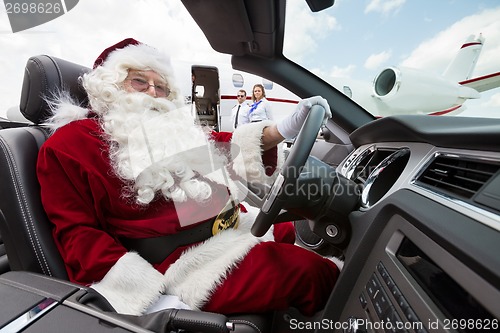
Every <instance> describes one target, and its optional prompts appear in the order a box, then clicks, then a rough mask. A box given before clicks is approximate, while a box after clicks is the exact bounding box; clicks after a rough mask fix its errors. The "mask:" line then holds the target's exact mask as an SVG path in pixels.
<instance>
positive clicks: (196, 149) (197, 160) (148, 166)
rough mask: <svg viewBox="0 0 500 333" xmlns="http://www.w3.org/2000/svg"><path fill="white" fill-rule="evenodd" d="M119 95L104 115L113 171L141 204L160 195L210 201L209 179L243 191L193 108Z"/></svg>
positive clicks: (161, 100) (160, 100) (151, 99)
mask: <svg viewBox="0 0 500 333" xmlns="http://www.w3.org/2000/svg"><path fill="white" fill-rule="evenodd" d="M119 94H120V95H121V96H118V97H117V98H116V99H115V101H116V102H113V103H112V104H111V105H109V106H108V110H107V111H106V112H104V115H103V129H104V131H105V133H106V134H107V135H109V139H110V141H111V142H110V143H111V145H110V146H111V148H110V159H111V165H112V168H113V170H114V171H115V172H116V174H117V175H118V176H119V177H120V178H122V179H124V180H125V181H126V183H127V184H129V188H128V191H129V192H130V191H132V192H133V193H134V195H135V196H136V201H137V202H138V203H140V204H143V205H144V204H149V203H150V202H151V201H152V200H153V199H154V198H155V196H156V195H157V194H161V195H162V196H163V197H165V198H166V199H167V200H173V201H174V202H184V201H186V200H187V199H188V198H190V199H193V200H195V201H197V202H204V201H207V200H208V199H209V198H210V196H211V195H212V188H211V186H210V184H209V183H208V182H207V180H210V181H212V182H215V183H217V184H221V185H225V186H226V187H228V188H229V189H230V191H231V193H233V194H235V193H237V187H236V185H235V184H234V183H233V181H232V180H231V179H230V178H229V175H228V172H227V169H226V165H227V164H228V161H227V158H226V156H225V155H223V154H222V153H221V152H220V150H219V149H217V148H216V147H215V145H214V142H212V141H211V140H209V138H208V135H207V133H206V132H205V131H204V130H203V129H202V128H201V127H200V126H199V125H196V124H195V119H194V118H193V117H192V116H191V113H190V110H189V108H188V107H187V106H184V107H181V108H178V107H177V106H176V105H175V104H174V103H172V102H170V101H168V100H166V99H161V98H152V97H150V96H148V95H146V94H144V93H125V92H120V93H119Z"/></svg>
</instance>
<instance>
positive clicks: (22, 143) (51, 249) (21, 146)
mask: <svg viewBox="0 0 500 333" xmlns="http://www.w3.org/2000/svg"><path fill="white" fill-rule="evenodd" d="M88 70H89V68H86V67H83V66H80V65H77V64H74V63H71V62H68V61H65V60H62V59H58V58H55V57H51V56H47V55H40V56H35V57H32V58H30V59H29V60H28V62H27V64H26V68H25V73H24V81H23V87H22V93H21V102H20V109H21V112H22V114H23V116H24V117H25V118H27V119H28V120H30V121H31V122H32V123H33V124H32V125H27V126H25V127H17V128H8V129H2V130H0V183H1V184H2V185H1V186H0V234H1V235H2V240H3V242H4V245H5V250H6V252H7V256H8V259H9V264H10V269H11V270H15V271H29V272H36V273H41V274H44V275H48V276H51V277H54V278H58V279H63V280H67V279H68V277H67V274H66V271H65V268H64V264H63V261H62V258H61V256H60V254H59V252H58V250H57V249H56V246H55V243H54V241H53V239H52V234H51V224H50V222H49V220H48V218H47V216H46V214H45V211H44V209H43V207H42V204H41V200H40V194H39V193H40V186H39V183H38V180H37V177H36V160H37V156H38V151H39V149H40V147H41V145H42V144H43V143H44V142H45V140H46V139H47V138H48V135H49V134H48V132H47V131H46V130H45V129H44V128H43V127H41V126H39V124H40V123H42V122H43V121H44V120H46V119H47V117H48V116H49V115H50V108H49V106H48V105H47V102H46V101H45V99H44V97H45V96H51V94H52V93H53V92H54V91H57V90H61V89H64V90H66V91H69V93H70V94H71V96H72V97H73V98H75V99H76V100H78V101H80V102H81V103H82V105H85V104H86V103H87V95H86V93H85V91H84V90H83V89H82V88H81V86H80V85H79V83H78V82H79V81H78V77H79V76H81V74H82V73H84V72H86V71H88ZM54 186H57V185H54ZM182 315H183V316H187V317H188V319H189V320H191V319H192V320H197V319H198V318H199V317H198V316H201V317H202V318H204V319H203V320H207V319H206V317H207V316H206V313H203V312H197V311H191V312H189V311H188V312H184V313H183V314H182ZM208 317H210V316H208ZM167 318H168V317H167ZM183 319H185V318H183ZM229 319H230V321H231V322H233V324H234V325H235V332H269V331H271V329H270V326H271V325H272V319H273V318H272V314H265V315H261V314H252V315H246V314H245V315H241V316H234V317H233V316H232V317H230V318H229Z"/></svg>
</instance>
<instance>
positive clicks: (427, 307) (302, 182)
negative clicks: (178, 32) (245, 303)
mask: <svg viewBox="0 0 500 333" xmlns="http://www.w3.org/2000/svg"><path fill="white" fill-rule="evenodd" d="M182 2H183V4H184V6H185V7H186V8H187V10H188V11H189V13H190V14H191V16H192V17H193V19H194V20H195V21H196V23H197V24H198V25H199V27H200V28H201V29H202V31H203V32H204V34H205V36H206V37H207V39H208V41H209V43H210V45H211V46H212V47H213V48H214V49H215V50H216V51H218V52H222V53H227V54H230V55H232V65H233V67H234V68H236V69H239V70H243V71H246V72H250V73H254V74H256V75H260V76H262V77H266V78H268V79H269V80H272V81H274V82H276V83H278V84H280V85H282V86H284V87H286V88H287V89H289V90H290V91H292V92H294V93H295V94H297V95H298V96H300V97H302V98H306V97H309V96H314V95H321V96H323V97H324V98H325V99H327V100H328V102H329V104H330V107H331V110H332V113H333V117H332V119H331V120H329V121H328V122H327V123H326V125H325V126H323V127H322V120H323V114H324V110H323V109H322V108H321V107H314V108H313V110H312V111H311V113H310V115H309V117H308V119H307V120H306V122H305V124H304V125H303V127H302V130H301V132H300V134H299V136H298V137H297V138H296V140H295V142H294V144H293V146H292V148H291V150H290V153H289V154H288V157H287V159H286V162H285V165H284V166H283V168H282V170H281V171H280V175H279V176H278V178H277V180H276V181H275V183H274V184H273V185H272V187H268V188H265V189H264V190H265V195H261V193H262V191H261V190H262V189H259V190H258V191H257V190H256V188H255V187H254V188H252V186H250V187H249V189H250V192H249V193H248V201H249V202H251V203H252V204H254V205H256V206H258V207H259V208H260V213H259V216H258V218H257V220H256V222H255V224H254V226H253V228H252V233H253V234H254V235H256V236H259V235H262V234H264V233H265V232H266V231H267V230H268V229H269V227H270V226H271V225H272V224H273V223H279V222H280V221H289V220H295V222H294V223H295V226H296V236H297V245H298V246H303V247H306V248H308V249H310V250H311V251H316V252H318V253H320V254H321V255H325V256H336V257H338V258H340V259H342V260H343V261H344V265H343V268H342V271H341V274H340V277H339V279H338V281H337V283H336V285H335V287H334V289H333V290H331V293H330V298H329V301H328V303H327V305H326V307H325V309H324V310H323V311H321V312H320V313H318V314H316V315H315V316H314V317H310V318H309V317H307V318H306V317H304V316H301V315H300V314H299V313H298V312H297V311H295V310H294V309H287V310H283V311H277V312H275V313H251V314H241V315H238V316H225V315H223V314H215V313H206V312H199V311H189V310H177V309H170V310H165V311H160V312H158V313H154V314H151V315H146V316H139V317H134V316H123V315H118V314H117V313H115V312H114V311H113V309H112V308H110V307H109V304H108V303H107V302H106V301H105V300H103V299H102V298H100V297H99V295H94V294H92V293H91V292H89V290H88V289H87V288H84V287H82V286H79V285H75V284H72V283H70V282H67V274H66V272H65V269H64V266H63V263H62V259H61V257H60V255H59V253H58V251H57V249H56V248H55V245H54V242H53V240H52V236H51V226H50V223H49V221H48V219H47V217H46V215H45V212H44V210H43V207H42V205H41V202H40V196H39V185H38V181H37V179H36V173H35V164H36V159H37V153H38V149H39V148H40V146H41V145H42V144H43V142H44V141H45V140H46V139H47V137H48V135H49V133H48V132H47V131H46V130H45V129H44V128H43V127H41V126H39V124H40V123H41V122H43V121H44V120H45V119H46V118H47V116H48V114H49V112H50V108H49V106H48V105H47V102H46V101H45V99H44V96H50V94H51V93H52V92H54V91H55V90H57V89H65V90H67V91H69V92H70V93H71V95H72V96H73V97H74V98H76V99H78V100H79V101H80V102H81V103H82V105H85V104H86V103H87V97H86V94H85V92H84V91H83V90H82V88H81V87H80V86H79V83H78V80H77V78H78V77H79V76H80V75H81V74H82V73H84V72H86V71H88V70H89V68H87V67H85V66H81V65H78V64H75V63H73V62H71V59H66V60H63V59H58V58H56V57H53V56H51V55H33V57H31V58H30V59H28V61H27V64H26V68H25V69H24V82H23V86H22V89H21V100H20V109H21V112H22V114H23V115H24V116H25V117H26V118H27V119H28V120H29V121H30V122H31V124H29V125H26V124H25V125H19V124H17V123H13V124H12V125H11V126H9V124H8V123H2V129H0V152H1V153H0V182H1V184H2V185H1V187H0V299H1V302H2V307H1V310H0V333H3V332H21V331H22V332H69V331H71V332H84V331H85V332H108V331H109V332H111V331H112V332H152V331H158V332H232V331H234V332H353V333H354V332H358V333H361V332H408V333H426V332H428V333H431V332H432V333H433V332H478V331H486V332H498V330H499V319H500V256H499V253H500V144H499V143H500V119H485V118H464V117H447V116H440V117H433V116H424V115H422V116H420V115H417V116H411V115H403V116H389V117H383V118H380V119H376V118H375V117H373V116H372V115H370V114H369V113H368V112H367V111H366V110H364V109H363V108H361V107H360V106H359V105H357V104H356V103H354V102H353V101H352V100H351V99H350V98H348V97H347V96H346V95H344V94H343V93H342V92H339V91H338V90H336V89H335V88H333V87H332V86H330V85H329V84H327V83H326V82H324V81H322V80H320V79H318V78H317V77H316V76H314V75H312V74H311V73H310V72H308V71H306V70H305V69H304V68H302V67H300V66H298V65H297V64H295V63H293V62H291V61H289V60H288V59H286V58H285V57H284V56H283V54H282V49H283V33H284V31H283V30H284V24H285V22H284V21H285V19H284V18H285V4H286V1H285V0H273V1H268V0H237V1H223V0H204V1H199V0H183V1H182ZM307 3H308V5H309V8H310V9H311V10H312V11H320V10H322V9H324V8H326V7H330V6H331V5H332V4H333V0H330V1H321V0H307ZM228 18H231V19H228ZM20 88H21V87H20ZM9 127H10V128H9ZM320 129H321V131H322V135H321V137H320V138H318V135H317V134H318V131H319V130H320ZM296 170H301V172H300V173H297V172H295V171H296ZM54 186H57V184H54ZM288 186H292V187H293V188H295V189H303V188H307V189H309V190H310V189H312V188H314V189H319V191H314V193H312V192H311V191H301V190H297V191H292V192H293V194H291V192H290V191H283V190H282V189H283V188H286V187H288ZM257 192H259V194H256V193H257ZM269 264H270V265H272V263H269Z"/></svg>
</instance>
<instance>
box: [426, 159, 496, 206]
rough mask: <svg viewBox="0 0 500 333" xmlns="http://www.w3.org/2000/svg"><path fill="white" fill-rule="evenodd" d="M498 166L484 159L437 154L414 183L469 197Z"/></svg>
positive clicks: (461, 196)
mask: <svg viewBox="0 0 500 333" xmlns="http://www.w3.org/2000/svg"><path fill="white" fill-rule="evenodd" d="M499 168H500V167H499V165H497V164H493V163H488V162H484V161H478V160H473V159H468V158H464V157H458V156H444V155H439V156H437V157H436V158H435V159H434V160H433V161H432V163H431V164H430V165H429V166H428V167H427V168H426V169H425V171H424V172H423V173H422V174H421V175H420V176H419V177H418V178H417V181H416V184H419V185H421V186H424V187H426V188H430V189H434V190H437V191H438V192H444V193H447V194H452V195H454V196H457V197H459V198H465V199H470V198H471V197H472V196H473V195H474V194H476V193H477V192H478V191H479V189H480V188H481V187H482V186H483V185H484V184H485V183H486V182H487V181H488V180H489V179H490V178H491V177H492V176H493V175H494V174H495V173H496V172H497V171H498V169H499Z"/></svg>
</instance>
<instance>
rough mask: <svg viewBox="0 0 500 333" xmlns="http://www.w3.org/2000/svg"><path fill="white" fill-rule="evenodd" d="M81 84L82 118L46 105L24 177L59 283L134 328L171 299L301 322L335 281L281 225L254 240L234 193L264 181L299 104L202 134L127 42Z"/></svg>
mask: <svg viewBox="0 0 500 333" xmlns="http://www.w3.org/2000/svg"><path fill="white" fill-rule="evenodd" d="M82 85H83V87H84V88H85V90H86V91H87V93H88V96H89V102H90V103H89V108H82V107H81V106H79V105H77V104H75V103H74V102H72V101H71V100H70V99H69V98H67V97H64V94H62V95H61V96H60V97H59V98H58V99H57V100H55V101H53V104H52V105H53V108H54V109H53V111H54V112H53V117H52V118H51V119H50V120H49V121H48V123H47V126H50V127H52V129H53V134H52V135H51V137H50V138H49V139H48V140H47V141H46V142H45V144H44V145H43V146H42V148H41V150H40V154H39V159H38V164H37V173H38V177H39V181H40V185H41V194H42V202H43V205H44V208H45V210H46V212H47V215H48V217H49V219H50V221H51V222H52V223H53V225H54V229H53V236H54V239H55V242H56V244H57V247H58V249H59V251H60V253H61V255H62V257H63V260H64V263H65V265H66V270H67V272H68V276H69V278H70V280H71V281H73V282H76V283H79V284H83V285H87V286H91V287H92V288H94V289H95V290H97V291H98V292H99V293H100V294H102V295H103V296H104V297H105V298H106V299H107V300H108V301H109V303H110V304H111V305H112V306H113V307H114V308H115V309H116V311H117V312H119V313H124V314H133V315H140V314H143V313H144V312H145V311H147V310H148V308H150V307H151V306H154V305H155V304H156V305H157V304H158V302H161V300H162V295H175V296H177V297H178V298H179V299H180V300H181V301H182V302H183V303H185V304H187V306H189V307H190V308H192V309H202V310H206V311H212V312H218V313H224V314H230V313H242V312H263V311H271V310H277V309H286V308H288V307H290V306H293V307H296V308H297V309H299V310H300V311H301V312H302V313H304V314H305V315H312V314H314V313H315V312H316V311H318V310H320V309H321V308H322V307H323V306H324V305H325V303H326V301H327V298H328V295H329V294H330V290H331V289H332V288H333V285H334V283H335V281H336V279H337V276H338V273H339V271H338V268H337V266H336V265H335V264H334V263H333V262H332V261H331V260H328V259H325V258H322V257H321V256H319V255H317V254H315V253H312V252H310V251H307V250H305V249H303V248H300V247H298V246H295V245H294V244H293V243H294V231H293V225H292V224H290V223H283V224H278V225H275V226H274V228H271V230H270V231H269V232H268V233H267V234H266V235H264V236H263V237H261V238H257V237H255V236H253V235H252V234H251V233H250V232H249V230H250V226H251V224H252V223H253V221H254V218H255V216H256V213H257V212H258V210H257V209H256V208H254V207H251V206H249V205H246V204H245V203H240V200H241V198H242V197H241V195H240V194H241V193H240V192H239V191H238V186H236V184H235V181H234V179H235V178H238V181H263V182H269V183H270V182H272V181H273V173H274V171H275V169H276V168H277V166H279V164H280V162H281V158H280V157H279V155H280V154H279V153H278V151H277V148H276V147H277V144H278V143H279V142H281V141H282V140H283V139H284V138H290V137H294V136H296V135H297V133H298V132H299V130H300V126H301V124H302V123H303V121H304V119H305V117H306V116H307V113H308V111H309V109H310V108H311V106H312V105H313V104H320V105H322V106H323V107H324V108H325V109H326V110H327V113H328V114H329V115H330V114H331V113H330V111H329V106H328V104H327V103H326V101H325V100H324V99H323V98H321V97H313V98H310V99H306V100H303V101H301V103H299V105H298V107H297V110H296V111H295V113H293V114H292V115H290V116H289V117H288V118H286V119H285V120H284V121H282V122H280V123H279V124H274V123H273V122H271V121H263V122H260V123H252V124H248V125H245V126H241V127H238V129H237V130H236V131H235V132H234V133H222V132H220V133H217V132H207V131H206V130H205V129H203V128H201V127H200V126H199V125H196V122H195V121H194V120H195V119H193V117H192V115H191V113H190V112H189V110H188V109H186V107H185V106H184V103H183V101H182V99H181V96H180V94H179V91H178V89H177V87H176V86H175V80H174V76H173V70H172V67H171V65H170V61H169V59H168V57H167V56H166V55H164V54H163V53H161V52H159V51H158V50H157V49H155V48H152V47H150V46H148V45H146V44H143V43H140V42H137V41H136V40H134V39H126V40H124V41H122V42H120V43H118V44H116V45H113V46H111V47H110V48H108V49H106V50H105V51H104V52H103V53H102V54H101V55H100V56H99V57H98V59H97V60H96V62H95V64H94V68H93V70H92V71H91V72H89V73H87V74H85V75H83V77H82Z"/></svg>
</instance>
